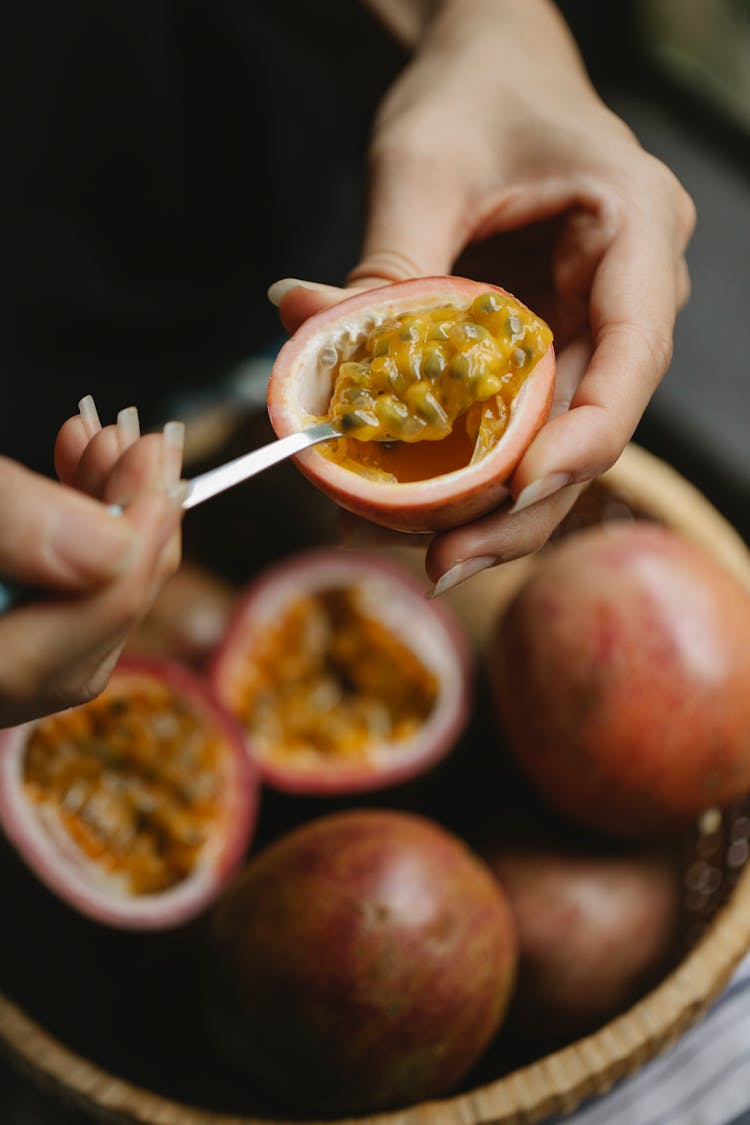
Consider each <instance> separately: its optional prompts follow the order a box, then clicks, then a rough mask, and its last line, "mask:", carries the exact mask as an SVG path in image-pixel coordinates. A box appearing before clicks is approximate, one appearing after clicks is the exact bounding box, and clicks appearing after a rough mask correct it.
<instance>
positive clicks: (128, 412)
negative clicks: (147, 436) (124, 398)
mask: <svg viewBox="0 0 750 1125" xmlns="http://www.w3.org/2000/svg"><path fill="white" fill-rule="evenodd" d="M117 436H118V438H119V440H120V452H121V453H123V452H124V451H125V450H126V449H127V448H128V447H129V446H131V445H132V444H133V443H134V442H136V441H138V438H139V437H140V436H141V423H140V421H139V419H138V408H137V407H135V406H126V407H125V409H124V410H121V411H120V413H119V414H118V415H117Z"/></svg>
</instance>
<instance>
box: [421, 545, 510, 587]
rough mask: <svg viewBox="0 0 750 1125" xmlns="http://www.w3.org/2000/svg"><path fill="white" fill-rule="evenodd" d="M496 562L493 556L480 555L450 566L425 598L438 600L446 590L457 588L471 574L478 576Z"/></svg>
mask: <svg viewBox="0 0 750 1125" xmlns="http://www.w3.org/2000/svg"><path fill="white" fill-rule="evenodd" d="M498 561H499V560H498V559H497V557H496V556H495V555H480V556H479V557H478V558H476V559H463V560H462V561H461V562H459V563H456V565H455V566H452V567H451V568H450V570H446V572H445V574H442V575H441V576H440V578H438V580H437V582H436V583H435V585H434V587H433V588H432V589H431V590H429V591H428V593H427V594H425V597H426V598H438V597H440V595H441V594H444V593H445V592H446V590H452V589H453V587H454V586H458V584H459V582H465V581H466V579H467V578H471V576H472V575H473V574H479V572H480V570H487V569H488V568H489V567H491V566H496V565H497V563H498Z"/></svg>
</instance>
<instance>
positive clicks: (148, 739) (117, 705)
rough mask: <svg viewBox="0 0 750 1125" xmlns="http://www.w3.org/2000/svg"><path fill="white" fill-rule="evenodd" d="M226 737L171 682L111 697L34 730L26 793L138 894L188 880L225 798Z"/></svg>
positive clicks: (27, 760) (110, 693) (144, 684)
mask: <svg viewBox="0 0 750 1125" xmlns="http://www.w3.org/2000/svg"><path fill="white" fill-rule="evenodd" d="M220 750H221V745H220V738H219V736H218V735H217V734H216V733H214V732H212V731H211V730H210V729H208V728H207V726H206V724H205V722H204V721H203V720H202V719H201V717H200V716H199V715H198V714H197V713H196V712H195V711H194V709H193V708H192V707H191V706H190V704H189V703H188V701H187V700H185V699H184V698H181V697H180V696H179V695H178V694H177V693H176V692H174V691H173V690H172V689H171V688H170V687H169V686H168V685H167V684H159V683H155V682H147V681H145V680H144V681H143V682H142V683H139V685H138V687H137V689H134V688H133V687H132V686H130V687H129V688H128V689H127V690H125V691H118V690H110V691H108V692H106V693H105V694H104V695H103V696H101V697H100V698H99V699H97V700H95V701H94V702H92V703H89V704H86V705H85V706H83V707H76V708H73V709H71V710H69V711H63V712H61V713H60V714H57V715H53V716H51V717H49V718H46V719H43V720H42V721H41V722H39V723H38V724H37V725H36V726H35V727H34V729H33V730H32V732H31V735H30V737H29V743H28V748H27V751H26V755H25V757H24V765H23V770H24V785H25V790H26V794H27V796H28V798H29V800H30V802H31V804H32V805H33V806H34V807H35V808H36V809H37V810H38V812H39V814H40V815H45V810H50V811H52V812H53V813H54V814H56V816H57V818H58V820H59V823H60V824H61V825H62V827H63V828H64V830H65V831H66V832H67V834H68V835H69V836H70V838H71V840H73V841H74V843H75V844H76V845H77V847H78V848H79V849H80V851H81V852H82V853H83V854H84V855H86V856H87V857H88V858H89V859H90V860H91V861H92V862H93V863H95V864H98V865H99V866H101V867H102V868H103V869H104V870H105V871H106V872H108V873H109V874H112V875H118V876H120V877H121V878H122V879H123V880H124V882H125V884H126V885H127V888H128V891H129V893H130V894H133V895H145V894H153V893H155V892H158V891H163V890H165V889H167V888H168V887H171V886H173V885H175V884H177V883H179V882H181V881H182V880H183V879H185V878H186V877H187V876H188V875H189V874H190V871H191V870H192V868H193V866H194V864H195V863H196V860H197V857H198V854H199V852H200V850H201V848H202V846H203V845H204V843H205V841H206V839H207V836H208V833H209V831H210V828H211V826H212V824H213V823H214V822H215V818H216V813H217V802H218V800H219V781H218V760H219V756H220Z"/></svg>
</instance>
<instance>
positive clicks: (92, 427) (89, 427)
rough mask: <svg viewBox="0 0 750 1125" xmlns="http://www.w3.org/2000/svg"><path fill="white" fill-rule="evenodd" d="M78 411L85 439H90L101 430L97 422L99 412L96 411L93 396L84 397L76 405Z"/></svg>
mask: <svg viewBox="0 0 750 1125" xmlns="http://www.w3.org/2000/svg"><path fill="white" fill-rule="evenodd" d="M78 410H79V411H80V414H81V418H82V420H83V428H84V429H85V431H86V437H87V438H92V437H93V436H94V434H98V433H99V430H100V429H101V428H102V424H101V422H100V421H99V411H98V410H97V409H96V403H95V402H94V396H93V395H84V397H83V398H82V399H81V401H80V402H79V403H78Z"/></svg>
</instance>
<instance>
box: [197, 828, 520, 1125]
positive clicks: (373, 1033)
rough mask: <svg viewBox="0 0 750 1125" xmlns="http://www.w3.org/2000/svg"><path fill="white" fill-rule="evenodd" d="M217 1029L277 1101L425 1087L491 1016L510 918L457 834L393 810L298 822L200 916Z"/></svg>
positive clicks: (367, 1102) (506, 964) (336, 1107)
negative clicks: (208, 943)
mask: <svg viewBox="0 0 750 1125" xmlns="http://www.w3.org/2000/svg"><path fill="white" fill-rule="evenodd" d="M211 932H212V938H213V940H212V948H211V968H212V970H214V971H215V972H216V973H217V974H218V975H217V978H216V979H217V986H216V989H215V990H214V991H212V993H211V1004H212V1006H213V1005H218V1015H219V1027H220V1031H221V1034H222V1036H223V1042H224V1045H225V1047H226V1048H227V1050H228V1051H229V1052H230V1054H231V1056H232V1057H233V1058H234V1059H235V1061H236V1062H238V1063H239V1064H240V1065H241V1066H242V1068H243V1070H244V1072H245V1074H246V1076H247V1081H248V1082H249V1083H251V1084H253V1085H258V1084H259V1085H260V1087H261V1088H262V1089H265V1090H266V1091H267V1093H269V1094H270V1095H271V1096H272V1097H273V1098H274V1100H275V1101H276V1102H277V1103H281V1104H290V1103H291V1104H293V1105H297V1106H299V1107H300V1108H302V1109H304V1110H305V1112H307V1113H315V1114H317V1113H320V1114H326V1115H336V1116H338V1115H339V1114H343V1113H360V1112H369V1111H374V1110H377V1109H379V1108H385V1107H391V1106H399V1105H404V1104H407V1103H412V1102H416V1101H420V1100H421V1099H423V1098H429V1097H434V1096H436V1095H438V1094H440V1093H442V1092H443V1091H444V1090H447V1089H449V1088H450V1087H451V1086H453V1085H454V1084H455V1083H456V1082H457V1081H458V1080H459V1079H460V1078H461V1077H462V1076H463V1075H464V1074H465V1073H466V1072H467V1070H468V1069H469V1068H470V1067H471V1066H472V1065H473V1063H474V1062H476V1060H477V1058H478V1057H479V1055H480V1054H481V1053H482V1052H483V1050H484V1048H485V1047H486V1046H487V1044H488V1042H489V1041H490V1039H491V1038H492V1036H493V1035H494V1034H495V1032H496V1030H497V1028H498V1025H499V1024H500V1022H501V1020H502V1017H503V1015H504V1012H505V1010H506V1005H507V1003H508V999H509V996H510V992H511V988H512V984H513V979H514V971H515V962H516V938H515V930H514V925H513V920H512V917H511V914H510V911H509V909H508V907H507V904H506V901H505V898H504V895H503V894H502V892H501V891H500V888H499V887H498V886H497V885H496V883H495V882H494V880H493V878H492V875H491V873H490V872H489V870H488V869H487V868H486V867H485V866H484V864H482V863H481V862H480V861H479V860H478V859H477V858H476V857H475V856H474V855H473V854H472V853H471V852H470V851H469V850H468V848H466V847H465V846H464V845H463V844H462V843H461V842H460V841H459V840H458V839H457V838H456V837H454V836H452V835H450V834H449V833H448V832H446V831H445V830H444V829H442V828H440V827H439V826H438V825H437V824H434V823H432V822H430V821H428V820H425V819H422V818H420V817H416V816H412V815H407V814H403V813H391V812H382V811H377V810H375V811H355V812H346V813H339V814H336V815H333V816H329V817H325V818H322V819H320V820H316V821H311V822H308V823H307V824H306V825H304V826H302V827H301V828H298V829H297V830H296V831H294V832H292V833H290V834H288V835H287V836H285V837H283V838H282V839H280V840H279V841H277V842H276V843H275V844H273V845H271V846H270V847H269V848H267V849H266V850H265V851H263V852H261V853H260V854H259V855H258V856H257V857H256V858H255V859H254V860H253V861H252V862H251V863H250V864H249V866H248V867H247V868H246V869H245V871H244V872H243V874H242V875H241V876H240V877H239V878H238V880H237V881H236V882H235V883H234V884H233V886H232V887H230V889H229V890H228V892H227V893H226V894H225V895H224V896H223V898H222V899H221V901H220V902H219V903H218V904H217V906H216V908H215V910H214V912H213V913H212V915H211Z"/></svg>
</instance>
